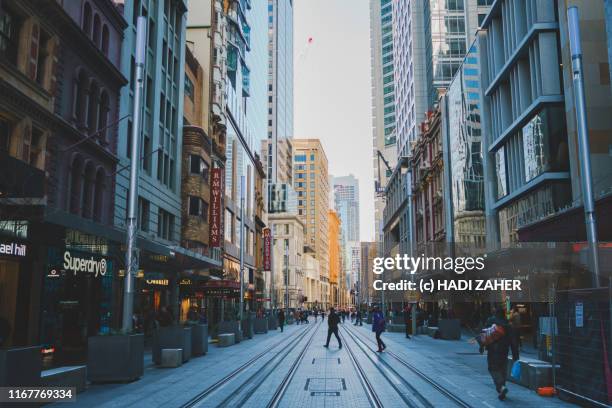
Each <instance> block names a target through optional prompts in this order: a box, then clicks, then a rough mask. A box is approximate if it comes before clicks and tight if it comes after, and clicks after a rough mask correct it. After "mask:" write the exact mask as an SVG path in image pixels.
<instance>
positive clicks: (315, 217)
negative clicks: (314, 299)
mask: <svg viewBox="0 0 612 408" xmlns="http://www.w3.org/2000/svg"><path fill="white" fill-rule="evenodd" d="M293 152H294V154H293V186H294V187H295V190H296V191H297V196H298V197H297V198H298V216H300V217H301V219H302V220H303V221H304V224H305V225H306V231H305V233H306V237H305V239H304V245H306V246H309V247H310V248H311V249H312V251H313V253H314V254H315V257H316V258H317V259H318V260H319V262H320V267H321V281H322V282H321V283H322V284H324V283H325V284H327V287H329V239H328V236H329V230H328V213H327V210H328V209H329V181H328V173H327V156H326V155H325V151H324V150H323V146H322V145H321V141H320V140H319V139H293ZM326 293H329V291H327V292H326Z"/></svg>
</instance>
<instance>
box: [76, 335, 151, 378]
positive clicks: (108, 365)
mask: <svg viewBox="0 0 612 408" xmlns="http://www.w3.org/2000/svg"><path fill="white" fill-rule="evenodd" d="M143 373H144V334H131V335H127V334H126V335H117V336H93V337H90V338H89V339H88V340H87V379H88V380H89V381H91V382H128V381H134V380H137V379H139V378H140V377H142V375H143Z"/></svg>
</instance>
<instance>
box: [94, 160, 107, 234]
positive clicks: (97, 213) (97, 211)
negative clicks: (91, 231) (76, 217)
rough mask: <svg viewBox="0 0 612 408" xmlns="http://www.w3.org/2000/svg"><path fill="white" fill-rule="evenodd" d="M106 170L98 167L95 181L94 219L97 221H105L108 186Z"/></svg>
mask: <svg viewBox="0 0 612 408" xmlns="http://www.w3.org/2000/svg"><path fill="white" fill-rule="evenodd" d="M105 181H106V172H105V171H104V169H103V168H98V171H97V173H96V181H95V192H94V200H93V219H94V221H96V222H102V221H103V214H104V189H105V188H106V186H105V185H106V183H105Z"/></svg>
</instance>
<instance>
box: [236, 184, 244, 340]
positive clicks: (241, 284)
mask: <svg viewBox="0 0 612 408" xmlns="http://www.w3.org/2000/svg"><path fill="white" fill-rule="evenodd" d="M244 186H245V182H244V176H240V313H239V319H240V320H239V321H238V331H239V332H240V333H242V317H243V309H244Z"/></svg>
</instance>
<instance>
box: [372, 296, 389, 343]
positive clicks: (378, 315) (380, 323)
mask: <svg viewBox="0 0 612 408" xmlns="http://www.w3.org/2000/svg"><path fill="white" fill-rule="evenodd" d="M385 326H386V323H385V317H384V316H383V314H382V312H381V311H380V309H379V308H378V307H375V308H374V315H373V316H372V331H373V332H374V333H376V343H377V344H378V350H377V351H378V352H379V353H382V352H383V350H384V349H386V348H387V345H386V344H385V342H384V341H382V339H381V338H380V335H381V334H382V332H384V331H385Z"/></svg>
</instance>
